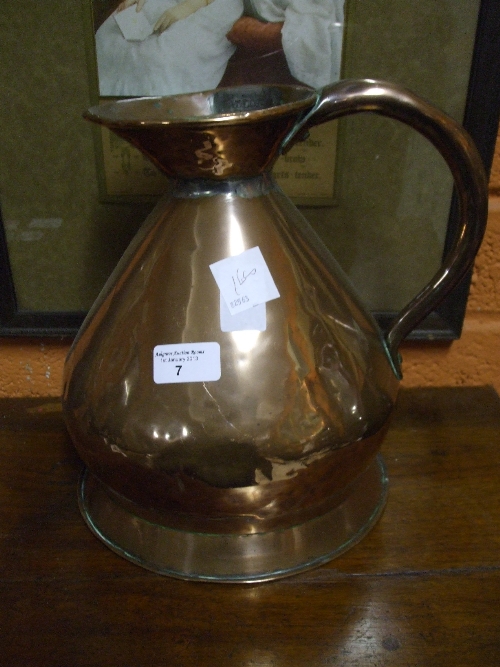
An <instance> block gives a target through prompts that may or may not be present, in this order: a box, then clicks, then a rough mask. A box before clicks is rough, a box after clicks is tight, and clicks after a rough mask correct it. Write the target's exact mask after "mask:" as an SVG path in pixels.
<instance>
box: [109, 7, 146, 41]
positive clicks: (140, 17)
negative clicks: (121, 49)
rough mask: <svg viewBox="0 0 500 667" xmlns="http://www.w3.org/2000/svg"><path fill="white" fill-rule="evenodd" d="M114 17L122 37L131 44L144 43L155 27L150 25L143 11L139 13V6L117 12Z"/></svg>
mask: <svg viewBox="0 0 500 667" xmlns="http://www.w3.org/2000/svg"><path fill="white" fill-rule="evenodd" d="M113 16H114V19H115V21H116V22H117V23H118V27H119V28H120V30H121V32H122V35H123V36H124V37H125V39H126V40H128V41H129V42H142V41H143V40H144V39H146V37H149V35H151V34H152V32H153V26H152V25H151V24H150V23H149V21H148V20H147V18H146V16H145V15H144V12H143V11H140V12H138V11H137V5H132V6H131V7H127V9H124V10H122V11H121V12H116V14H113Z"/></svg>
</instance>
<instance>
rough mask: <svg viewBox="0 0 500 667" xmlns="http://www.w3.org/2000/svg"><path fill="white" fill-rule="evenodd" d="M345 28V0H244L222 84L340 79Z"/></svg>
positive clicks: (231, 35) (315, 85) (312, 82)
mask: <svg viewBox="0 0 500 667" xmlns="http://www.w3.org/2000/svg"><path fill="white" fill-rule="evenodd" d="M343 29H344V0H244V15H243V16H242V17H241V18H240V19H238V20H237V21H236V23H235V24H234V26H233V27H232V28H231V30H230V31H229V33H228V35H227V37H228V39H229V40H230V41H231V42H232V43H233V44H234V45H235V46H237V52H236V53H235V54H234V56H233V57H232V58H231V60H230V61H229V64H228V67H227V69H226V73H225V76H224V78H223V80H222V82H221V85H236V84H242V83H245V82H246V83H302V84H306V85H308V86H311V87H312V88H320V87H321V86H325V85H327V84H328V83H333V82H335V81H338V79H339V78H340V67H341V57H342V37H343Z"/></svg>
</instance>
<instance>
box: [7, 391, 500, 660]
mask: <svg viewBox="0 0 500 667" xmlns="http://www.w3.org/2000/svg"><path fill="white" fill-rule="evenodd" d="M382 452H383V455H384V458H385V461H386V464H387V467H388V472H389V477H390V494H389V500H388V504H387V508H386V510H385V513H384V514H383V516H382V518H381V520H380V521H379V523H378V524H377V525H376V527H375V528H374V529H373V531H372V532H371V533H370V534H369V535H368V536H367V537H365V538H364V540H363V541H362V542H360V543H359V544H358V545H356V546H355V547H354V548H353V549H352V550H351V551H349V552H347V553H346V554H344V555H343V556H341V557H340V558H338V559H337V560H334V561H332V562H331V563H330V564H329V565H326V566H323V567H321V568H319V569H316V570H311V571H309V572H306V573H304V574H301V575H298V576H295V577H290V578H288V579H284V580H281V581H277V582H271V583H266V584H258V585H227V584H226V585H224V584H206V583H191V582H183V581H177V580H173V579H169V578H164V577H160V576H158V575H155V574H152V573H150V572H148V571H146V570H143V569H141V568H139V567H137V566H135V565H132V564H131V563H129V562H128V561H126V560H124V559H122V558H120V557H118V556H117V555H115V554H114V553H112V552H111V551H109V550H108V549H107V548H106V547H105V546H104V545H103V544H102V543H101V542H100V541H98V540H97V539H96V538H95V537H94V536H93V535H92V534H91V533H90V532H89V530H88V529H87V527H86V526H85V524H84V522H83V520H82V519H81V517H80V514H79V510H78V505H77V499H76V486H77V480H78V477H79V474H80V472H81V464H80V462H79V460H78V458H77V456H76V454H75V453H74V450H73V448H72V446H71V443H70V442H69V440H68V437H67V435H66V432H65V429H64V425H63V422H62V418H61V413H60V408H59V404H58V402H57V401H55V400H53V399H46V400H43V399H40V400H38V399H37V400H24V399H23V400H9V399H6V400H3V401H0V600H1V602H0V665H2V666H3V665H5V666H6V667H16V666H17V665H23V666H25V667H28V666H29V667H31V666H33V667H45V666H50V667H59V666H61V667H80V666H82V667H94V666H95V667H115V666H116V667H133V666H134V667H135V666H143V665H144V666H154V667H156V666H158V667H159V666H163V665H168V666H170V665H172V666H177V665H179V666H191V665H192V666H194V665H196V666H199V667H205V666H207V667H212V666H214V667H215V666H216V667H226V666H228V667H229V666H231V667H289V666H291V667H316V666H327V665H340V666H345V667H351V666H352V667H354V666H356V667H357V666H359V667H375V666H377V667H379V666H380V667H382V666H383V667H385V666H388V667H391V666H397V667H417V666H418V667H428V666H432V667H433V666H434V665H435V666H436V667H445V666H448V665H450V666H451V665H453V667H461V666H464V667H465V666H466V665H467V666H468V667H471V666H475V665H481V667H496V666H497V665H500V400H499V398H498V396H497V394H496V393H495V392H494V391H493V389H490V388H458V389H419V390H406V391H402V392H401V395H400V399H399V402H398V408H397V410H396V413H395V416H394V419H393V423H392V426H391V429H390V431H389V433H388V436H387V438H386V440H385V443H384V445H383V448H382Z"/></svg>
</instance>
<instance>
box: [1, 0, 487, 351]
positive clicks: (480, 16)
mask: <svg viewBox="0 0 500 667" xmlns="http://www.w3.org/2000/svg"><path fill="white" fill-rule="evenodd" d="M94 1H95V0H94ZM348 2H349V8H350V16H348V19H347V22H346V33H345V39H346V43H347V46H348V48H350V49H351V53H354V54H356V53H361V50H360V49H359V46H358V45H357V44H356V35H359V24H360V21H361V19H359V17H360V16H361V14H362V11H363V10H362V3H360V2H358V1H357V0H348ZM397 2H399V3H400V4H401V3H403V2H404V0H397ZM397 2H392V3H391V2H389V3H387V2H385V3H378V4H379V5H380V7H382V4H383V5H384V7H385V9H384V11H386V12H389V11H392V10H391V6H393V5H394V6H395V5H396V4H397ZM89 3H90V0H87V2H86V4H84V5H83V13H81V14H79V15H78V16H77V19H75V21H74V23H73V24H72V26H73V27H72V31H73V32H72V34H73V35H74V36H75V38H77V40H76V41H77V42H78V44H80V46H82V45H83V46H85V47H86V51H87V53H86V64H85V67H86V71H87V78H85V77H83V76H82V75H80V76H79V77H78V81H77V83H78V85H79V86H80V88H81V95H80V98H79V99H80V101H79V102H78V103H79V104H80V107H79V111H83V109H84V108H85V106H88V104H89V103H92V102H93V101H95V100H94V99H93V98H92V92H91V91H92V77H95V76H96V71H95V67H96V65H95V60H93V57H94V56H93V53H92V46H91V45H90V44H89V43H88V41H87V42H85V37H84V35H86V34H87V35H88V29H89V20H90V16H89V7H90V4H89ZM60 4H61V7H62V6H63V5H64V3H62V0H61V2H60ZM365 4H366V3H365ZM370 4H371V5H372V7H373V6H375V5H377V3H376V2H375V3H370ZM56 5H58V2H57V0H54V9H55V10H57V7H56ZM73 5H74V7H73V9H74V8H76V6H77V5H79V1H78V2H76V0H75V2H73ZM388 5H389V7H388ZM79 8H80V11H81V12H82V5H79ZM360 8H361V9H360ZM9 11H11V12H15V11H16V10H15V8H14V9H10V10H9ZM474 11H475V12H476V14H477V15H476V17H475V20H476V23H475V25H474V26H473V28H474V31H473V35H472V36H471V43H472V48H471V58H470V62H469V65H468V67H467V71H462V73H461V74H462V78H464V79H465V80H466V86H465V90H464V105H463V106H464V109H463V115H462V118H461V120H462V123H463V125H464V127H465V128H466V129H467V130H468V132H469V133H470V134H471V136H472V137H473V139H474V141H475V143H476V145H477V147H478V150H479V152H480V155H481V157H482V159H483V162H484V164H485V167H486V169H487V170H489V168H490V166H491V161H492V157H493V152H494V146H495V140H496V136H497V129H498V120H499V108H500V72H499V68H498V67H494V66H492V63H495V62H498V53H499V52H500V49H499V47H500V40H499V35H500V8H499V6H498V3H497V2H496V1H495V0H478V2H477V8H476V9H475V10H474ZM357 12H358V14H357ZM360 12H361V14H360ZM35 18H36V17H35ZM383 19H384V17H383V16H382V17H381V19H380V21H381V22H383V23H384V25H385V23H386V21H383ZM34 20H35V19H34ZM370 20H371V21H375V20H376V19H375V18H374V17H373V16H372V17H371V18H370ZM361 23H362V21H361ZM377 26H378V28H380V23H378V24H377ZM434 27H435V32H436V39H437V36H438V35H441V34H442V32H443V26H440V25H436V26H434ZM468 29H469V31H470V29H471V28H470V26H468ZM384 30H385V31H386V32H387V31H390V26H389V27H385V28H384ZM386 37H387V35H386ZM78 40H79V41H78ZM382 41H384V48H386V49H387V44H386V41H385V40H382ZM437 48H438V47H437ZM377 53H378V52H377ZM356 58H357V56H356V55H355V57H351V61H350V62H351V66H350V70H349V71H348V72H347V75H349V76H352V75H354V76H356V77H358V76H369V75H370V74H371V72H369V71H368V69H370V70H372V71H373V72H374V75H376V76H377V77H378V76H379V73H380V72H381V73H383V74H384V75H385V78H391V79H392V80H395V81H396V82H399V83H403V84H405V83H406V79H405V73H406V70H407V69H408V63H407V62H404V61H398V62H397V63H394V64H392V63H390V66H387V62H388V61H385V64H384V63H382V60H381V61H380V62H377V64H376V66H374V67H372V66H371V65H370V68H368V67H367V66H366V65H364V64H363V62H362V60H363V58H362V57H361V56H360V58H358V60H357V59H356ZM352 63H354V64H352ZM381 63H382V64H381ZM457 69H459V68H458V67H457ZM462 69H464V68H462ZM392 70H393V72H392ZM9 74H10V75H11V73H9V72H8V71H7V72H4V73H3V75H0V76H3V79H4V81H5V80H6V79H7V77H8V75H9ZM441 76H445V75H444V74H443V73H441ZM432 77H433V78H434V79H437V81H434V82H433V85H436V86H439V84H440V80H439V76H437V75H436V73H435V72H433V73H432ZM429 78H430V75H429ZM0 80H1V79H0ZM443 80H444V79H443ZM94 82H95V78H94ZM75 85H76V84H75ZM410 87H411V86H410ZM82 91H83V92H82ZM417 92H420V91H417ZM62 97H63V98H64V91H63V94H62ZM85 97H87V101H86V102H85ZM82 101H83V102H84V103H82ZM431 101H434V100H433V99H432V96H431ZM26 106H28V105H26ZM74 106H75V108H76V104H75V105H74ZM6 113H8V110H7V112H6ZM77 118H78V116H77V115H75V116H74V122H76V119H77ZM85 132H87V134H86V135H85V138H84V140H85V141H86V142H87V143H86V146H87V158H86V159H85V161H83V162H82V164H83V165H84V168H85V170H86V172H85V173H86V178H87V180H88V182H89V183H90V182H92V183H91V184H92V188H94V190H95V193H97V194H95V197H96V198H99V202H98V203H97V204H95V207H100V208H99V211H100V212H99V215H98V216H97V217H98V218H99V220H98V222H93V223H92V225H93V226H92V225H90V224H88V223H87V221H86V220H85V219H83V220H82V222H81V223H80V227H81V229H83V232H82V233H83V240H82V239H81V238H76V237H75V240H74V242H73V240H72V235H71V233H68V235H67V236H65V237H64V236H63V235H62V234H61V235H59V231H60V230H58V229H56V223H55V222H54V221H55V220H58V218H57V217H52V213H51V212H50V211H49V212H47V213H45V214H44V216H43V217H30V218H29V222H28V223H27V225H25V227H23V223H22V222H21V224H20V225H19V226H18V227H16V226H15V225H16V224H17V220H15V219H13V218H11V217H10V214H9V211H8V210H7V209H8V206H7V203H6V202H5V198H7V199H8V197H9V185H10V187H11V188H12V187H13V186H12V185H11V184H12V183H15V181H16V174H15V170H14V171H13V172H12V170H11V172H10V173H11V176H10V177H9V178H7V179H4V181H5V182H4V183H2V191H3V193H4V194H3V195H2V199H3V201H2V199H0V206H1V211H2V219H1V221H0V222H1V225H0V335H1V336H40V337H42V336H44V337H45V336H52V337H71V336H73V335H75V333H76V331H77V330H78V328H79V326H80V324H81V322H82V321H83V318H84V316H85V312H86V309H87V307H88V305H89V304H90V303H91V302H92V298H93V296H94V295H96V294H97V292H98V291H99V289H100V286H101V285H102V284H103V283H104V281H105V278H106V276H107V275H108V274H109V272H110V270H111V269H112V268H113V265H114V263H115V261H116V256H117V255H118V256H119V254H120V252H121V251H122V250H123V249H124V247H125V246H126V244H127V243H128V241H129V240H130V238H132V236H133V234H134V233H135V231H136V229H137V227H138V224H140V221H141V220H142V219H143V218H144V217H145V214H147V212H148V211H149V210H150V208H151V203H150V201H146V200H144V201H143V200H142V199H141V200H140V201H137V202H134V203H131V204H128V203H123V202H118V201H116V202H104V203H103V202H102V200H101V197H102V191H99V187H98V180H99V177H98V168H97V167H96V165H97V162H92V161H91V160H89V159H88V154H89V150H90V149H89V146H90V145H91V144H92V139H91V131H90V129H89V128H86V129H85ZM348 135H349V127H348V128H347V130H345V131H344V132H342V131H341V132H340V135H339V152H340V153H341V155H349V152H350V151H351V150H352V146H350V145H349V141H351V138H350V137H349V136H348ZM60 136H61V135H60V133H59V134H58V135H57V138H56V140H53V144H54V142H58V140H59V137H60ZM82 136H83V135H82ZM361 136H364V135H363V134H361ZM346 137H347V138H346ZM84 140H83V139H82V142H83V141H84ZM365 145H366V144H364V143H362V145H361V147H362V148H364V147H365ZM72 147H73V146H72V145H71V146H70V147H69V149H70V150H67V151H66V152H65V154H67V155H68V160H69V164H70V165H71V169H74V162H72V161H71V157H72V156H73V158H74V151H73V153H72V152H71V148H72ZM56 148H57V147H56ZM56 148H55V149H54V152H55V151H56ZM66 148H68V147H66ZM92 151H93V152H94V155H95V152H96V151H95V145H94V144H92ZM58 154H60V149H59V150H58ZM5 155H6V153H5V151H4V153H3V157H2V155H0V160H2V161H4V162H9V159H10V156H9V159H7V160H6V158H5ZM391 159H392V158H391ZM368 180H370V179H368ZM349 183H350V175H349V173H348V171H347V170H346V169H345V168H344V165H343V164H341V165H340V170H339V173H338V174H337V176H336V187H338V188H339V189H340V191H341V192H342V188H344V192H345V191H346V189H347V190H349V187H350V185H349ZM61 188H62V189H64V183H61V182H59V183H58V184H57V186H54V189H55V190H60V189H61ZM376 190H377V192H379V191H381V188H380V186H379V187H378V188H377V189H376ZM449 191H450V194H449V195H448V194H446V196H444V197H442V200H443V202H444V203H443V207H444V208H446V211H445V214H446V222H445V225H444V227H443V229H442V230H441V232H440V234H441V237H442V243H440V246H439V248H438V249H437V251H436V248H435V244H429V247H432V249H433V252H435V253H436V252H438V254H439V255H445V254H446V251H447V249H448V248H449V246H450V244H451V241H452V239H453V237H454V234H455V232H456V228H457V221H458V217H457V210H456V201H455V199H454V197H453V196H452V195H451V188H449ZM409 192H410V194H409V196H408V195H407V196H406V199H410V200H411V199H412V196H413V195H412V194H411V190H410V191H409ZM446 192H448V190H447V191H446ZM145 199H147V198H145ZM444 200H446V201H444ZM96 201H97V199H96ZM340 208H341V207H339V209H340ZM403 208H404V206H403ZM125 209H126V211H127V212H128V211H129V210H130V211H131V213H130V214H128V213H127V215H128V217H127V216H125V218H124V217H123V215H122V216H121V218H120V219H121V221H123V219H126V220H127V223H126V225H124V224H123V223H122V222H120V224H117V223H115V222H114V221H113V220H111V222H108V221H109V219H111V218H112V213H110V212H109V211H112V212H116V211H117V210H120V211H121V210H125ZM313 209H314V207H309V208H308V207H307V206H306V207H305V209H304V210H305V212H306V217H308V216H309V214H310V215H311V220H312V222H311V224H313V226H315V228H316V229H317V230H319V232H324V231H325V224H324V222H323V220H322V219H320V218H321V215H323V216H324V219H326V220H327V222H328V220H329V219H330V218H329V216H332V217H333V218H334V217H335V216H337V218H336V220H334V222H333V223H332V228H334V230H335V235H336V242H338V245H339V247H340V249H341V250H343V248H344V246H346V247H347V246H349V245H350V244H351V241H352V239H351V237H350V235H349V232H348V231H347V232H346V234H345V239H344V237H342V238H340V237H339V236H338V233H339V231H342V230H343V228H344V227H347V223H346V220H345V219H342V218H341V217H339V213H338V211H337V208H336V207H332V205H331V202H329V205H328V206H324V207H321V206H320V207H318V209H317V210H313ZM332 210H333V213H332ZM325 216H326V217H325ZM129 219H130V223H129V222H128V221H129ZM101 220H104V223H103V225H102V226H101V227H99V226H98V225H99V224H100V223H101ZM318 220H319V222H318ZM50 221H52V223H51V222H50ZM347 222H349V221H348V220H347ZM51 224H53V227H50V225H51ZM29 225H32V226H31V227H30V226H29ZM33 225H34V226H33ZM36 225H39V226H38V227H37V226H36ZM40 225H41V226H40ZM44 225H45V226H44ZM322 225H323V227H322ZM63 226H64V225H63ZM326 227H329V224H327V225H326ZM89 229H90V231H89ZM96 229H98V233H97V234H95V233H94V232H95V230H96ZM91 232H92V234H94V236H97V237H98V238H97V240H96V239H95V238H94V237H92V234H91ZM40 234H42V235H43V239H41V240H43V241H44V243H45V242H46V243H47V245H46V246H44V248H49V250H50V252H47V257H45V258H43V261H41V260H40V259H39V258H40V254H39V253H38V254H37V253H36V252H34V251H33V250H31V249H30V253H27V252H26V251H25V249H24V247H21V246H22V243H25V244H27V243H28V242H29V241H28V240H29V239H30V238H31V239H35V238H37V235H40ZM30 235H31V236H30ZM328 235H329V230H328V229H326V231H325V237H326V241H325V242H330V240H331V239H329V238H328ZM91 237H92V238H91ZM40 238H41V237H40ZM89 238H90V241H89ZM103 238H104V243H103ZM339 238H340V241H338V239H339ZM26 239H28V240H26ZM52 239H53V240H52ZM68 239H70V240H71V241H68ZM116 239H119V244H118V245H117V246H116V249H115V251H114V255H113V253H108V252H106V242H107V243H108V244H109V243H110V240H111V241H112V243H115V242H116ZM367 239H368V240H367ZM362 240H363V243H364V244H365V245H369V237H367V238H365V239H362ZM396 240H397V239H396ZM327 244H328V243H327ZM89 245H90V246H91V247H92V248H93V250H94V255H93V256H92V252H90V251H89V253H88V254H89V255H90V256H91V258H92V257H93V260H92V259H90V260H89V259H82V257H81V252H82V248H83V247H85V248H87V246H89ZM18 246H19V247H18ZM426 247H427V246H425V244H423V245H422V251H421V252H425V248H426ZM96 248H97V253H96V252H95V249H96ZM390 248H392V249H390V250H389V251H388V257H389V259H390V260H391V262H392V260H393V259H394V256H395V255H397V253H398V244H397V243H395V242H394V239H393V238H392V239H391V245H390ZM49 255H50V256H49ZM66 255H67V257H66ZM19 258H21V259H19ZM61 258H63V259H65V260H67V262H68V264H71V266H77V267H82V268H81V271H80V274H81V278H79V281H80V282H79V283H78V285H77V286H76V287H75V288H74V289H73V292H75V293H77V297H76V298H73V296H71V295H70V292H69V291H67V293H66V292H64V290H63V294H62V296H58V297H57V298H52V295H53V292H54V291H55V290H54V287H53V284H52V283H51V282H50V280H49V278H50V276H52V275H53V274H54V273H56V272H55V271H54V267H56V266H57V265H58V264H59V262H60V261H61ZM396 260H397V262H398V261H400V263H401V265H405V266H407V265H408V264H409V262H408V258H407V257H402V258H401V260H400V259H399V258H397V257H396ZM85 262H87V264H85ZM391 262H389V263H388V270H387V274H388V275H387V279H385V278H384V280H387V282H386V283H384V282H380V283H376V281H373V280H371V279H370V278H369V277H368V278H367V279H366V282H367V283H368V285H367V289H368V292H369V289H370V287H371V284H372V283H374V284H375V287H374V289H376V290H377V291H378V293H381V292H386V291H387V290H386V289H385V285H386V284H393V283H395V282H397V281H395V280H394V277H395V276H396V277H397V279H398V280H400V273H399V269H397V270H395V268H394V267H399V264H397V262H396V263H394V262H393V263H392V264H391ZM380 264H381V266H380V272H381V273H382V271H383V270H384V269H385V268H387V267H385V266H384V262H382V261H381V262H380ZM393 264H394V265H393ZM21 265H22V268H21V269H20V268H19V266H21ZM88 266H92V272H91V276H90V278H89V277H88V276H89V272H88V271H87V272H86V267H88ZM96 266H97V267H98V268H97V269H96V268H95V267H96ZM367 266H369V268H370V270H372V269H373V265H371V264H368V265H367ZM70 268H71V267H70ZM61 270H62V271H63V273H64V271H66V273H68V270H67V268H65V269H61ZM377 270H378V269H377ZM347 273H348V274H349V271H347ZM80 274H79V275H80ZM68 275H69V273H68ZM355 278H356V276H355ZM53 282H57V284H58V285H61V286H62V287H63V288H64V287H66V286H65V284H64V280H63V279H61V277H60V276H59V277H57V276H56V278H54V280H53ZM73 282H75V281H73V279H72V278H68V286H69V287H71V286H72V283H73ZM354 282H355V280H354ZM469 283H470V276H469V277H467V278H466V279H464V280H463V281H462V283H461V285H460V286H459V287H458V288H457V289H455V290H454V292H453V293H452V294H451V295H450V296H449V297H448V298H447V299H446V300H445V301H444V302H443V303H442V304H441V305H440V306H439V308H438V309H437V310H436V311H435V312H434V313H432V314H431V315H430V316H429V317H428V318H427V319H426V320H425V321H424V322H423V323H421V325H420V326H419V327H418V328H417V329H416V330H415V331H414V332H413V333H412V334H411V338H412V339H417V340H452V339H455V338H458V337H459V336H460V332H461V327H462V323H463V318H464V314H465V308H466V303H467V295H468V289H469ZM30 285H31V286H33V285H34V286H35V288H36V289H35V290H34V291H33V290H32V291H33V293H34V294H35V297H33V298H32V297H31V296H30V294H31V292H30ZM361 291H362V292H363V290H361ZM388 291H389V292H390V290H388ZM80 293H82V295H83V296H80ZM26 295H28V296H26ZM362 296H364V295H363V294H362ZM371 296H372V295H370V294H369V293H368V297H367V301H368V303H370V300H372V301H373V303H374V305H371V310H372V312H373V313H374V315H375V317H376V319H377V320H378V321H379V323H380V325H381V327H382V328H383V329H384V328H386V327H387V325H388V323H389V322H390V321H391V319H393V317H394V316H395V314H396V313H397V310H398V309H399V304H398V303H397V302H398V299H399V298H400V295H399V296H398V295H396V296H395V297H394V299H393V301H394V305H393V304H392V303H389V307H385V304H383V303H382V307H380V304H378V303H376V299H372V298H371ZM391 298H392V297H391Z"/></svg>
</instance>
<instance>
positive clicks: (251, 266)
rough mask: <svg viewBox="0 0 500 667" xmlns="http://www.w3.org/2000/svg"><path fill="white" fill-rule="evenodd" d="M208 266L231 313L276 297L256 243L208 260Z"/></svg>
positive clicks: (270, 277) (266, 267)
mask: <svg viewBox="0 0 500 667" xmlns="http://www.w3.org/2000/svg"><path fill="white" fill-rule="evenodd" d="M210 270H211V271H212V274H213V276H214V278H215V281H216V282H217V285H218V287H219V290H220V293H221V295H222V298H223V299H224V301H225V302H226V306H227V307H228V309H229V312H230V314H231V315H236V314H237V313H241V312H243V311H245V310H248V309H250V308H253V307H254V306H257V305H258V304H262V303H266V302H267V301H272V300H273V299H277V298H279V292H278V289H277V287H276V285H275V283H274V280H273V277H272V276H271V273H270V271H269V268H268V266H267V264H266V261H265V259H264V257H263V256H262V253H261V251H260V248H259V247H258V246H256V247H255V248H250V249H249V250H245V252H242V253H241V254H239V255H234V256H233V257H226V258H225V259H221V260H220V261H219V262H215V263H214V264H210Z"/></svg>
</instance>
